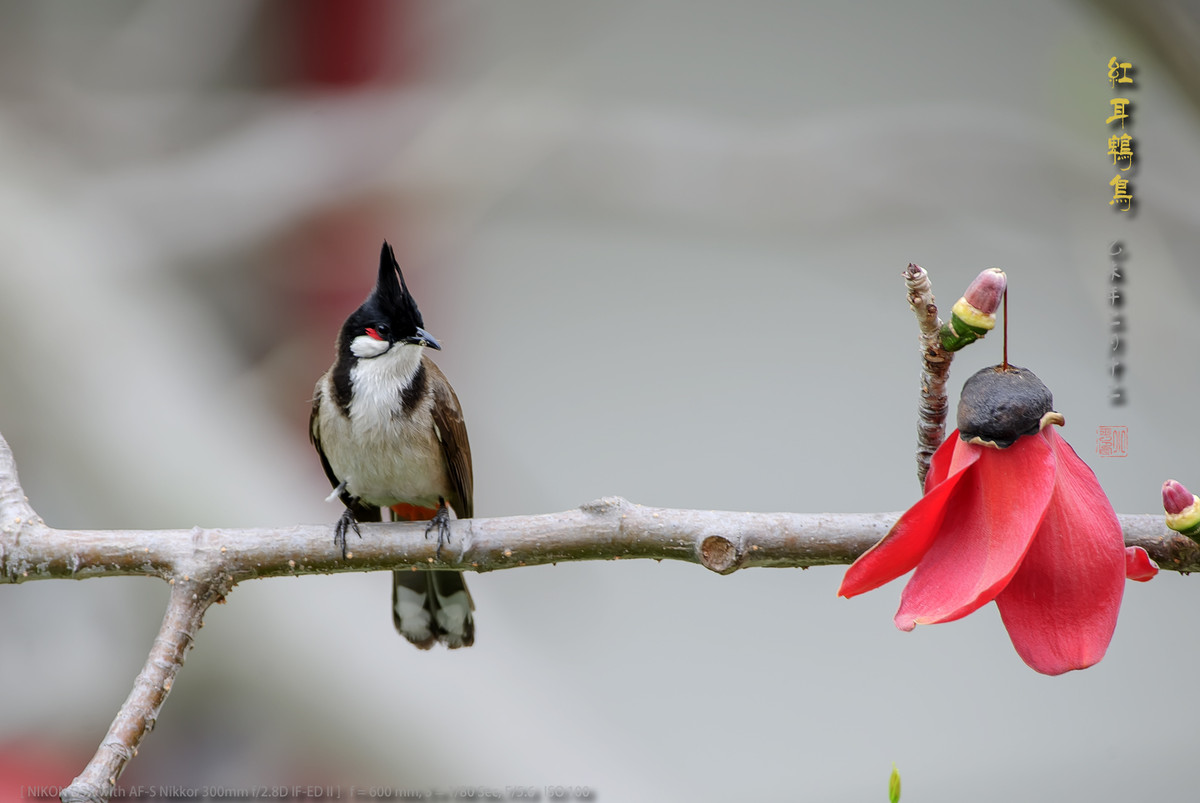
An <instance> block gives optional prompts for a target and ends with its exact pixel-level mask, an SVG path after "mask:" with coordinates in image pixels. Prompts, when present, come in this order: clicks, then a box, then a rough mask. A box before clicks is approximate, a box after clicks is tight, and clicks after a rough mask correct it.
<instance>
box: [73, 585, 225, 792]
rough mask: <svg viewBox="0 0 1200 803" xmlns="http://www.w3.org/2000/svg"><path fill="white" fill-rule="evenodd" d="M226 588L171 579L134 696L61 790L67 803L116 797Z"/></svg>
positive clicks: (130, 695) (132, 695) (132, 694)
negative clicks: (122, 777) (125, 771)
mask: <svg viewBox="0 0 1200 803" xmlns="http://www.w3.org/2000/svg"><path fill="white" fill-rule="evenodd" d="M226 591H228V587H227V585H226V584H225V583H223V582H221V581H213V580H199V579H195V578H193V579H188V580H182V581H178V580H172V581H171V598H170V601H169V602H168V603H167V613H166V615H165V616H163V622H162V627H160V628H159V631H158V637H157V638H155V639H154V646H152V647H151V648H150V655H149V656H148V657H147V658H146V665H145V666H144V667H142V671H141V672H140V673H138V676H137V679H136V680H134V682H133V691H131V692H129V697H128V698H126V700H125V703H124V704H123V705H122V706H121V710H120V711H118V712H117V716H116V719H114V720H113V723H112V725H111V726H110V727H109V729H108V734H107V735H106V736H105V737H104V740H103V741H102V742H100V748H99V749H98V750H97V751H96V754H95V755H94V756H92V760H91V761H89V762H88V765H87V766H86V767H85V768H84V770H83V772H81V773H80V774H79V776H78V777H77V778H76V779H75V780H74V781H72V782H71V785H70V786H68V787H66V788H65V789H63V790H62V794H61V796H60V799H61V800H62V801H63V803H82V802H83V801H94V802H95V803H103V801H106V800H108V799H109V797H110V796H111V795H112V792H113V787H114V786H115V785H116V783H117V777H118V776H119V775H120V774H121V771H122V770H123V769H125V765H126V764H127V763H128V762H129V760H130V759H131V758H133V757H134V756H135V755H137V749H138V745H140V744H141V743H142V739H143V738H145V736H146V734H147V733H149V732H150V731H151V730H152V729H153V728H154V723H155V722H156V721H157V720H158V712H159V709H161V708H162V704H163V702H164V701H165V700H166V699H167V694H168V693H169V692H170V691H171V686H172V685H173V684H174V682H175V675H176V674H178V672H179V670H180V668H182V667H183V659H184V657H185V656H186V654H187V651H188V649H189V648H190V647H191V644H192V639H193V637H194V636H195V633H196V631H197V630H198V629H199V628H200V621H201V620H202V619H203V618H204V613H205V611H207V610H208V607H209V606H210V605H212V603H213V602H216V601H219V600H222V599H223V598H224V596H225V593H226Z"/></svg>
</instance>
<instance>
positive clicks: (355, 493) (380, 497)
mask: <svg viewBox="0 0 1200 803" xmlns="http://www.w3.org/2000/svg"><path fill="white" fill-rule="evenodd" d="M424 325H425V324H424V321H422V320H421V312H420V310H418V309H417V302H416V301H415V300H414V299H413V297H412V295H411V294H410V293H409V292H408V286H407V285H406V284H405V283H404V274H403V273H401V271H400V266H399V265H398V264H397V263H396V256H395V254H394V253H392V247H391V246H390V245H388V244H387V242H386V241H385V242H384V244H383V250H382V251H381V252H380V254H379V278H378V279H377V280H376V283H375V289H374V290H372V291H371V295H370V296H368V297H367V300H366V301H364V302H363V304H362V306H361V307H359V308H358V309H356V310H355V311H354V312H353V313H351V315H350V317H349V318H347V319H346V322H345V323H344V324H342V330H341V332H339V333H338V338H337V358H336V359H335V360H334V363H333V366H332V367H331V368H330V369H329V370H328V371H326V372H325V374H324V375H323V376H322V377H321V378H320V379H318V380H317V388H316V393H315V395H314V397H313V408H312V418H311V419H310V420H309V434H310V436H311V438H312V442H313V446H315V447H316V448H317V454H319V455H320V456H321V465H322V466H323V467H324V468H325V473H326V474H327V475H328V476H329V481H330V482H331V483H332V484H333V486H334V492H333V494H331V495H330V499H331V500H332V499H333V497H334V496H335V495H336V496H337V497H338V498H340V499H341V500H342V503H343V504H345V506H346V510H345V512H343V513H342V517H341V519H339V520H338V523H337V526H336V527H335V529H334V544H335V546H336V547H338V548H340V549H341V550H342V556H343V557H345V555H346V535H347V532H348V531H349V530H354V531H355V532H356V533H357V532H358V522H360V521H380V519H381V515H380V508H385V507H386V508H391V511H392V519H393V520H397V519H401V520H407V521H417V520H425V519H431V521H430V522H429V526H428V527H427V528H426V530H425V535H426V536H428V535H429V533H430V531H432V530H434V529H436V530H437V533H438V547H437V554H438V556H439V557H440V556H441V551H442V545H443V544H444V543H445V540H446V538H447V537H448V535H449V528H448V526H447V521H448V520H449V512H448V511H447V509H446V505H447V503H448V504H449V505H450V507H452V508H454V512H455V514H456V515H457V516H458V517H459V518H470V516H471V515H472V507H473V504H472V479H471V447H470V445H469V444H468V443H467V427H466V425H465V424H464V423H463V416H462V409H461V408H460V407H459V404H458V397H457V396H455V395H454V389H453V388H451V387H450V383H449V382H448V381H446V377H445V376H444V375H443V374H442V372H441V371H440V370H438V367H437V366H436V365H435V364H434V362H433V360H431V359H429V357H428V356H426V354H425V349H426V348H432V349H440V348H441V346H440V345H439V344H438V342H437V340H435V339H434V337H433V335H431V334H429V333H428V332H426V331H425V329H424V328H423V327H424ZM359 535H360V537H361V533H360V534H359ZM474 607H475V606H474V603H473V602H472V601H471V595H470V593H469V592H468V591H467V585H466V581H465V580H464V579H463V575H462V573H461V572H456V571H449V570H437V569H421V570H417V571H401V572H394V573H393V576H392V619H393V621H394V622H395V625H396V629H397V630H399V631H400V634H401V635H403V636H404V637H405V638H406V639H408V640H409V641H411V642H412V643H413V644H415V645H417V646H418V647H420V648H421V649H423V650H425V649H429V648H430V647H432V646H433V644H434V642H435V641H440V642H442V643H443V644H445V645H446V646H447V647H449V648H451V649H453V648H455V647H469V646H470V645H471V644H472V643H473V642H474V640H475V621H474V619H473V618H472V615H471V611H472V610H474Z"/></svg>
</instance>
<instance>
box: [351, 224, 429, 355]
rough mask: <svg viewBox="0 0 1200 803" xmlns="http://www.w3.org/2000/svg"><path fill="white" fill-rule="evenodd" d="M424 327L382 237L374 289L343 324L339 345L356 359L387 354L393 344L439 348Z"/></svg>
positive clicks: (393, 257)
mask: <svg viewBox="0 0 1200 803" xmlns="http://www.w3.org/2000/svg"><path fill="white" fill-rule="evenodd" d="M424 327H425V322H424V321H423V320H421V311H420V310H419V309H417V302H416V299H414V298H413V297H412V294H411V293H410V292H408V285H406V284H405V283H404V274H403V273H401V272H400V265H399V264H397V262H396V255H395V253H393V252H392V247H391V246H390V245H389V244H388V242H387V241H386V240H384V242H383V249H382V250H381V251H380V252H379V277H378V278H377V279H376V281H375V289H374V290H372V291H371V295H369V296H367V300H366V301H364V302H363V303H362V306H361V307H359V308H358V309H356V310H355V311H354V312H353V313H351V314H350V317H349V318H347V319H346V322H345V323H344V324H343V325H342V335H341V340H340V348H341V349H343V350H345V351H349V352H350V354H352V355H354V356H355V357H357V358H359V359H369V358H372V357H378V356H380V355H382V354H386V353H387V352H388V351H389V350H390V349H392V347H393V346H396V345H414V346H429V347H430V348H435V349H440V348H441V345H440V344H439V343H438V342H437V340H436V339H434V337H433V335H431V334H429V333H428V332H426V331H425V328H424Z"/></svg>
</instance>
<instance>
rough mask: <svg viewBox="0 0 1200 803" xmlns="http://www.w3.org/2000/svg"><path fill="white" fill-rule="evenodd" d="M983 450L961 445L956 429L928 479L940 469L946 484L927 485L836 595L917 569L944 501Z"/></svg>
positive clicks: (848, 594) (857, 564)
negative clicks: (921, 495)
mask: <svg viewBox="0 0 1200 803" xmlns="http://www.w3.org/2000/svg"><path fill="white" fill-rule="evenodd" d="M982 448H983V447H980V446H975V445H973V444H969V443H963V442H962V441H961V440H959V438H958V431H957V430H955V432H954V434H953V435H951V436H950V437H949V438H947V439H946V441H945V442H944V443H943V444H942V445H941V446H939V447H938V450H937V453H936V454H934V456H933V468H932V469H931V470H930V472H929V477H932V476H933V475H934V472H935V471H936V470H937V469H938V468H939V467H940V468H941V469H943V470H942V471H941V474H942V476H943V479H944V480H945V481H944V482H940V483H939V484H938V485H936V486H929V485H928V483H926V487H927V488H929V490H928V491H927V492H926V493H925V495H924V496H923V497H921V498H920V499H918V500H917V503H916V504H915V505H913V506H912V507H910V508H909V509H908V510H907V511H905V512H904V514H903V515H901V516H900V518H899V520H898V521H897V522H896V523H895V524H893V525H892V529H890V530H888V533H887V535H885V536H884V537H883V538H882V539H881V540H880V541H879V543H877V544H876V545H875V546H873V547H871V548H870V549H868V550H867V551H866V552H864V553H863V554H862V555H860V556H859V557H858V560H856V561H854V564H853V565H852V566H851V567H850V568H849V569H847V570H846V576H845V577H843V578H842V586H841V588H839V589H838V596H841V597H853V596H857V595H858V594H862V593H863V592H866V591H870V590H871V589H873V588H878V587H879V586H881V585H883V584H884V583H889V582H891V581H892V580H895V579H896V578H897V577H899V576H900V575H902V574H907V573H908V572H911V571H912V570H913V569H914V568H915V567H916V565H917V562H918V561H920V560H921V556H922V555H924V554H925V552H926V551H928V549H929V545H930V544H932V543H933V539H934V537H935V536H936V535H937V533H938V528H939V527H941V525H942V519H943V518H944V517H945V515H946V510H945V506H946V503H947V501H948V500H949V499H950V496H951V494H952V493H953V492H954V489H955V488H956V487H957V486H958V483H959V481H960V480H961V479H962V477H963V474H964V472H966V470H967V469H968V468H970V467H971V465H972V464H974V462H975V461H976V460H977V459H978V457H979V452H980V450H981V449H982ZM951 463H953V464H954V473H952V474H951V473H949V468H950V465H951Z"/></svg>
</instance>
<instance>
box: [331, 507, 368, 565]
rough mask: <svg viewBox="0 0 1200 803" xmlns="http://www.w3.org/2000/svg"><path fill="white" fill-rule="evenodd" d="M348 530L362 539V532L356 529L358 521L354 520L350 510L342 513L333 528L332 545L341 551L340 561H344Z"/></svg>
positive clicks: (347, 509)
mask: <svg viewBox="0 0 1200 803" xmlns="http://www.w3.org/2000/svg"><path fill="white" fill-rule="evenodd" d="M348 530H354V532H355V534H356V535H357V536H358V537H359V538H362V532H360V531H359V529H358V519H356V518H354V514H353V513H352V512H350V508H346V509H345V510H344V511H343V512H342V517H341V518H340V519H338V522H337V524H336V525H335V526H334V528H333V545H334V546H335V547H338V548H340V549H341V550H342V560H345V559H346V532H347V531H348Z"/></svg>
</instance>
